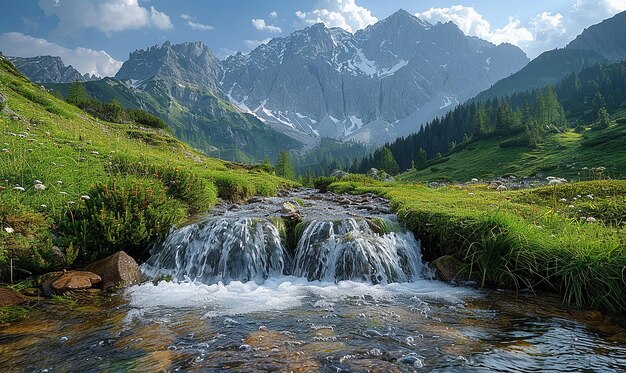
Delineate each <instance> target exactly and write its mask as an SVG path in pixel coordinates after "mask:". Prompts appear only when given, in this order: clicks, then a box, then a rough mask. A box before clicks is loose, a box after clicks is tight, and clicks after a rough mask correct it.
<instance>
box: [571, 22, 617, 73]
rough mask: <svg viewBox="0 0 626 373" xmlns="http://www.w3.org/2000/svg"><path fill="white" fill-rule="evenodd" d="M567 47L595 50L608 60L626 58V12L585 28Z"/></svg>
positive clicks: (615, 60)
mask: <svg viewBox="0 0 626 373" xmlns="http://www.w3.org/2000/svg"><path fill="white" fill-rule="evenodd" d="M566 48H568V49H580V50H587V51H593V52H596V53H598V54H599V55H601V56H603V57H604V58H606V59H607V60H608V61H614V62H618V61H621V60H623V59H626V12H622V13H619V14H617V15H615V16H614V17H612V18H609V19H606V20H604V21H602V22H601V23H599V24H597V25H593V26H591V27H589V28H587V29H585V31H583V33H582V34H580V35H578V37H576V39H574V40H572V41H571V42H570V43H569V44H568V45H567V47H566Z"/></svg>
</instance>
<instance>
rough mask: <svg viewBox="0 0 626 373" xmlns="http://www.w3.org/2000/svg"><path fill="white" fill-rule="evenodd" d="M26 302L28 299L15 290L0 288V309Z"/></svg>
mask: <svg viewBox="0 0 626 373" xmlns="http://www.w3.org/2000/svg"><path fill="white" fill-rule="evenodd" d="M27 300H28V298H26V297H25V296H23V295H22V294H20V293H18V292H17V291H15V290H11V289H8V288H0V307H4V306H15V305H18V304H20V303H23V302H25V301H27Z"/></svg>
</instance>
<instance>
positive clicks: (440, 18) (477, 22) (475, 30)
mask: <svg viewBox="0 0 626 373" xmlns="http://www.w3.org/2000/svg"><path fill="white" fill-rule="evenodd" d="M415 16H416V17H417V18H420V19H423V20H426V21H428V22H430V23H437V22H444V23H445V22H449V21H452V22H454V23H455V24H456V25H457V26H458V27H459V29H460V30H461V31H463V33H464V34H465V35H472V36H478V37H480V38H485V37H487V36H488V35H489V33H490V32H491V24H490V23H489V22H487V20H486V19H484V18H483V16H482V15H481V14H480V13H478V12H477V11H476V10H475V9H474V8H473V7H466V6H463V5H453V6H451V7H449V8H430V9H428V10H427V11H425V12H422V13H415Z"/></svg>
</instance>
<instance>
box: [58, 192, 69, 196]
mask: <svg viewBox="0 0 626 373" xmlns="http://www.w3.org/2000/svg"><path fill="white" fill-rule="evenodd" d="M59 193H60V194H61V195H62V196H66V195H67V192H59Z"/></svg>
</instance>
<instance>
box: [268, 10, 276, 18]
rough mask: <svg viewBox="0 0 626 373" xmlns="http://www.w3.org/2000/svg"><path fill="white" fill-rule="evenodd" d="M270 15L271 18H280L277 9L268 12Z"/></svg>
mask: <svg viewBox="0 0 626 373" xmlns="http://www.w3.org/2000/svg"><path fill="white" fill-rule="evenodd" d="M268 16H269V17H270V18H273V19H276V18H278V12H276V11H275V10H274V11H273V12H270V14H268Z"/></svg>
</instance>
